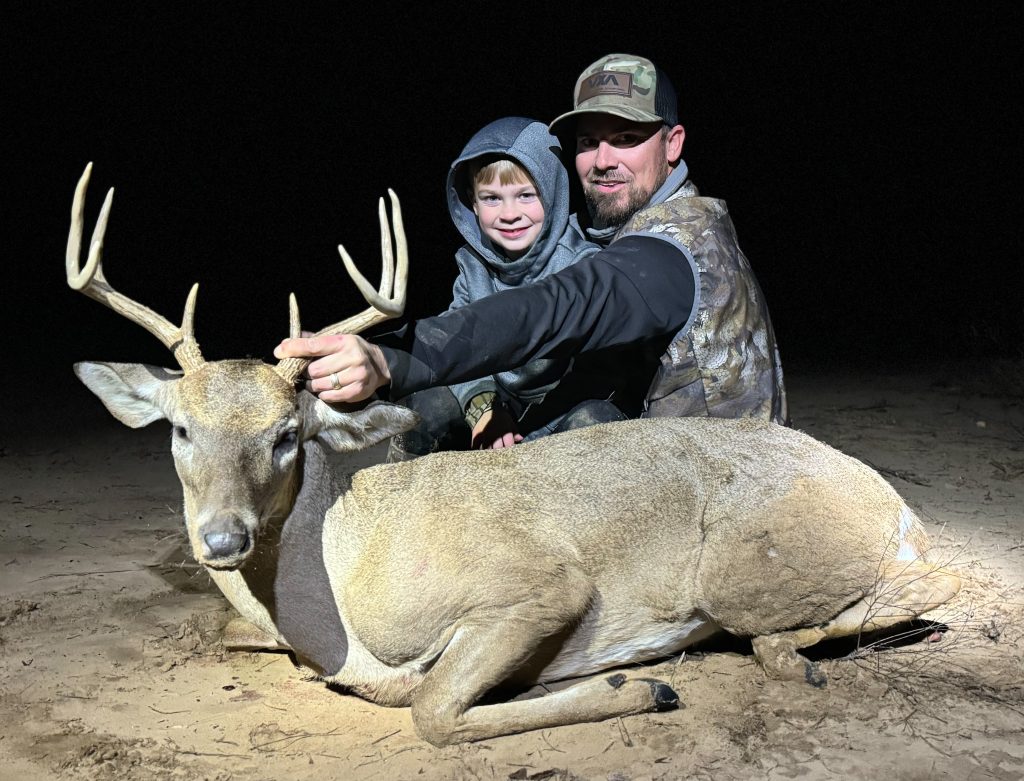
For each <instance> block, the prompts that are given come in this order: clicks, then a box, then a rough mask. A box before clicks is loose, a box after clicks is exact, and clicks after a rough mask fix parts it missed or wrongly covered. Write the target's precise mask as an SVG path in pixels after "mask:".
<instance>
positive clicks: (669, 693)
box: [651, 681, 679, 713]
mask: <svg viewBox="0 0 1024 781" xmlns="http://www.w3.org/2000/svg"><path fill="white" fill-rule="evenodd" d="M651 694H652V695H654V710H655V711H656V712H657V713H662V712H664V711H667V710H675V709H676V708H678V707H679V695H678V694H676V693H675V690H674V689H673V688H672V687H671V686H669V685H668V684H667V683H662V682H661V681H651Z"/></svg>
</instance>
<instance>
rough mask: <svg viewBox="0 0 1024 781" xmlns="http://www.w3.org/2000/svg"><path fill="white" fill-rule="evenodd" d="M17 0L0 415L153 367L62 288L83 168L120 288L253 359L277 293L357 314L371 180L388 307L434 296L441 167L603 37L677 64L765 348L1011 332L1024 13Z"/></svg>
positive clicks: (701, 170) (911, 343) (278, 318)
mask: <svg viewBox="0 0 1024 781" xmlns="http://www.w3.org/2000/svg"><path fill="white" fill-rule="evenodd" d="M17 5H18V7H17V8H14V9H11V8H9V7H8V9H7V10H6V11H5V13H4V20H3V23H2V27H3V32H2V33H0V36H2V41H0V44H2V45H0V49H2V51H0V58H2V59H0V63H2V65H3V72H4V74H5V75H4V82H5V83H4V86H3V87H2V89H3V91H4V93H5V95H4V98H3V103H2V105H3V107H4V109H3V116H4V123H3V124H4V126H5V130H6V133H5V136H6V138H7V144H6V147H7V148H6V150H5V153H4V155H3V156H2V163H0V165H2V166H3V168H2V176H3V180H2V181H3V185H4V189H5V191H6V198H5V208H4V217H5V219H4V223H5V227H6V230H5V231H4V238H5V243H6V245H7V246H6V247H5V248H4V255H5V262H4V266H5V274H4V278H5V288H6V295H5V297H4V298H5V305H4V308H3V309H4V314H3V317H4V322H3V328H4V333H5V334H6V335H7V343H8V345H11V347H10V348H9V351H8V353H9V363H8V365H9V367H10V366H13V369H14V371H13V372H12V373H10V374H9V375H8V376H9V377H10V378H11V380H12V381H11V382H8V383H7V385H6V387H4V388H3V389H2V393H3V397H2V401H3V406H2V409H3V412H2V415H3V416H4V417H5V418H6V419H7V420H8V422H9V421H10V420H11V419H12V417H13V416H16V415H18V414H19V412H17V411H16V410H20V409H23V406H21V401H22V397H25V398H27V397H28V396H34V397H36V398H40V399H42V400H43V401H44V402H45V403H49V402H50V401H53V400H68V399H71V400H76V399H82V398H83V394H85V391H84V389H82V388H81V387H80V386H78V385H77V381H76V380H75V378H74V376H73V375H72V373H71V371H70V364H71V363H72V362H73V361H74V360H80V359H86V358H95V359H111V360H140V361H147V362H155V363H160V364H164V365H172V363H173V359H171V358H170V356H169V354H167V353H166V352H165V351H164V350H163V348H162V347H161V346H160V345H159V344H158V343H157V342H156V341H155V340H154V339H153V338H152V337H150V336H149V335H148V334H146V333H144V332H143V331H142V330H141V329H139V328H138V327H136V326H132V325H130V324H129V323H128V322H127V321H124V320H122V319H121V318H119V317H117V316H116V315H114V314H112V313H110V312H108V311H107V310H105V309H104V308H103V307H101V306H100V305H99V304H96V303H94V302H92V301H89V300H87V299H85V298H84V297H83V296H81V295H79V294H75V293H72V292H71V291H69V290H68V289H67V287H66V286H65V283H64V279H63V270H62V267H63V254H64V246H65V242H66V237H67V225H68V213H69V208H70V204H71V197H72V192H73V189H74V185H75V182H76V181H77V178H78V176H79V174H80V173H81V170H82V168H83V167H84V165H85V163H86V162H87V161H89V160H92V161H94V164H95V169H94V173H93V184H92V188H91V190H90V199H89V208H88V211H87V214H88V217H87V220H88V222H87V224H88V225H90V229H91V223H92V221H93V220H94V219H95V216H96V214H97V212H98V209H99V204H100V202H101V201H102V196H103V193H104V191H105V190H106V188H107V187H109V186H112V185H113V186H116V188H117V195H116V198H115V204H114V209H113V215H112V219H111V226H110V229H109V231H108V236H107V252H106V255H105V268H106V270H107V276H108V278H109V279H110V280H111V282H112V284H113V285H114V286H115V287H116V288H118V289H119V290H121V291H122V292H124V293H126V294H128V295H130V296H132V297H135V298H137V299H138V300H140V301H142V302H144V303H146V304H147V305H149V306H151V307H152V308H154V309H156V310H157V311H159V312H161V313H162V314H164V315H166V316H168V317H169V318H171V319H175V318H178V317H179V316H180V311H181V307H182V304H183V301H184V297H185V294H186V292H187V290H188V287H189V285H191V283H192V282H194V281H199V282H200V283H201V291H200V298H199V310H198V317H197V334H198V338H199V340H200V342H201V343H202V345H203V348H204V353H205V354H206V356H207V357H208V358H227V357H242V356H245V355H252V356H258V357H264V358H269V355H270V352H271V350H272V348H273V345H274V344H276V342H277V341H278V340H279V339H280V338H281V337H282V336H283V335H284V334H285V332H286V330H287V293H288V292H289V291H295V293H296V294H297V296H298V298H299V302H300V304H301V305H302V310H303V314H304V318H303V319H304V323H305V324H306V325H307V326H309V327H313V328H319V327H321V326H323V325H325V324H326V323H328V322H331V321H333V320H336V319H340V318H341V317H342V316H343V315H345V314H349V313H351V312H353V311H355V310H356V309H357V308H361V307H362V301H361V299H360V298H359V297H358V294H357V293H356V292H355V290H354V287H353V286H352V285H351V283H349V282H348V280H347V278H346V277H345V275H344V271H343V269H342V267H341V265H340V262H339V261H338V260H337V255H336V253H335V250H334V247H335V245H336V244H337V243H338V242H344V243H345V244H346V246H347V247H348V248H349V250H350V251H351V252H352V253H353V255H354V256H355V258H356V260H357V261H358V262H359V263H360V265H361V267H362V268H363V269H364V272H365V273H366V274H367V276H368V277H371V278H372V279H375V278H376V275H377V273H378V268H379V266H378V239H377V227H376V217H375V214H376V198H377V196H378V195H381V194H383V193H384V192H385V190H386V188H387V187H393V188H394V189H395V190H396V191H397V192H398V194H399V195H400V196H401V197H402V200H403V204H404V206H405V212H406V222H407V233H408V236H409V243H410V247H411V251H412V262H413V272H412V277H411V283H410V294H409V306H408V311H409V313H410V314H412V315H425V314H431V313H433V312H435V311H439V310H441V309H443V308H444V307H445V306H446V305H447V303H448V296H449V293H450V284H451V281H452V279H453V278H454V272H455V266H454V262H453V259H452V256H453V252H454V250H455V248H456V246H457V243H458V242H457V235H456V233H455V231H454V229H453V228H452V227H451V224H450V221H449V219H448V215H447V209H446V207H445V201H444V196H443V189H444V187H443V185H444V177H445V172H446V169H447V166H448V164H449V162H450V160H451V159H452V158H453V157H454V156H455V155H456V154H457V153H458V151H459V149H460V148H461V146H462V145H463V143H464V142H465V141H466V140H467V139H468V137H469V136H470V135H471V134H472V133H473V132H474V131H475V130H476V129H478V128H479V127H480V126H481V125H483V124H484V123H486V122H489V121H491V120H492V119H495V118H497V117H499V116H503V115H507V114H521V115H527V116H534V117H537V118H540V119H544V120H549V119H551V118H553V117H554V116H555V115H557V114H559V113H561V112H562V111H564V110H567V109H568V108H569V107H570V103H571V94H572V87H573V84H574V82H575V79H576V76H577V75H578V73H579V71H580V70H581V69H582V68H583V67H584V66H586V65H587V64H588V63H589V62H591V61H592V60H594V59H596V58H597V57H599V56H601V55H603V54H605V53H608V52H610V51H625V52H631V53H637V54H644V55H646V56H648V57H650V58H651V59H653V60H654V61H655V62H656V63H657V64H658V65H659V66H661V67H662V68H663V69H664V70H666V71H667V72H669V73H670V74H671V75H672V77H673V79H674V81H675V83H676V87H677V89H678V91H679V93H680V98H681V112H680V113H681V117H682V121H683V124H684V125H685V126H686V128H687V140H686V147H685V149H684V157H685V159H686V161H687V163H688V164H689V167H690V171H691V175H692V176H693V178H694V180H695V181H696V182H697V184H698V185H699V186H700V188H701V190H702V191H703V193H704V194H706V195H714V196H717V197H721V198H724V199H725V200H727V201H728V203H729V205H730V210H731V212H732V216H733V219H734V221H735V223H736V226H737V229H738V232H739V236H740V242H741V246H742V247H743V248H744V250H745V252H746V254H747V255H748V257H749V258H750V260H751V262H752V264H753V265H754V268H755V270H756V272H757V274H758V277H759V279H760V281H761V284H762V287H763V288H764V290H765V293H766V295H767V297H768V300H769V304H770V307H771V310H772V314H773V318H774V320H775V325H776V331H777V333H778V337H779V342H780V344H781V347H782V350H783V360H784V362H785V363H789V364H792V365H794V366H798V365H802V366H828V367H836V366H842V365H844V364H847V363H849V364H850V365H854V364H858V363H861V362H863V361H864V360H865V359H867V358H872V359H874V358H875V357H877V358H879V359H880V360H881V361H882V362H883V363H885V364H891V363H893V362H898V361H906V360H913V359H917V358H922V359H940V358H948V357H955V356H958V355H959V356H968V355H972V356H978V357H979V358H988V357H991V356H1007V357H1020V356H1021V355H1022V347H1021V338H1022V335H1024V327H1022V324H1021V321H1022V318H1021V306H1020V302H1019V298H1020V292H1021V287H1020V285H1019V283H1018V282H1017V279H1018V272H1017V268H1018V266H1019V264H1020V262H1021V259H1022V258H1021V220H1020V217H1019V215H1018V212H1019V210H1020V201H1021V199H1020V196H1019V195H1018V192H1019V190H1020V174H1021V165H1020V163H1021V152H1020V144H1021V142H1020V136H1021V133H1020V130H1019V127H1018V123H1017V121H1016V120H1017V116H1016V115H1017V106H1018V104H1019V103H1020V100H1021V97H1020V89H1019V84H1018V82H1019V81H1020V78H1021V67H1020V58H1019V54H1018V53H1017V52H1018V50H1019V49H1020V31H1021V29H1024V26H1022V24H1021V22H1022V19H1021V16H1022V14H1021V13H1020V12H1019V11H1009V12H1005V13H1004V12H999V13H996V12H992V11H989V10H986V6H984V5H981V4H979V5H977V6H969V5H963V6H960V7H959V10H949V11H939V10H938V6H937V5H932V4H929V5H925V4H917V3H915V4H895V3H856V4H854V3H849V4H843V5H839V4H811V3H787V4H757V5H755V4H724V5H723V7H722V8H720V9H716V10H709V9H708V8H707V7H706V6H707V4H702V5H700V6H697V7H696V8H699V10H697V11H695V12H693V14H692V16H691V15H690V13H688V12H686V8H685V6H686V4H680V3H676V4H668V5H665V6H664V9H666V10H664V11H660V12H659V11H648V12H647V13H646V14H645V15H644V16H642V17H641V15H640V14H639V13H636V14H633V13H629V12H626V11H624V10H623V9H624V6H622V4H605V5H602V4H597V5H579V4H572V6H571V9H572V10H570V8H569V7H567V8H566V9H565V10H554V11H552V10H551V8H553V7H556V6H554V5H553V4H549V5H548V6H547V7H546V8H547V10H545V11H544V12H543V13H540V12H538V11H536V10H535V9H534V8H532V7H526V6H522V5H520V6H513V7H512V8H513V11H514V12H509V9H508V7H505V6H502V8H501V9H500V10H501V13H499V9H498V7H497V6H492V5H491V4H485V3H482V4H473V5H471V6H469V8H470V9H471V10H470V11H463V12H460V13H458V14H456V13H446V12H441V11H437V10H432V11H429V12H428V11H426V10H422V11H417V12H415V13H412V14H410V13H408V12H406V11H405V10H398V9H399V7H398V6H397V5H391V4H386V3H376V4H373V8H374V9H376V10H373V11H372V12H370V11H368V12H365V13H364V14H362V15H358V16H352V15H351V12H343V11H341V10H337V11H335V12H333V13H329V14H325V15H314V14H312V13H309V12H307V11H302V10H294V9H292V8H288V9H287V10H285V6H284V5H283V4H282V5H281V6H280V10H277V11H273V12H267V11H263V10H260V11H257V10H255V9H256V8H257V6H255V5H253V6H245V5H242V4H228V3H218V4H210V6H211V7H210V9H206V10H200V9H194V10H193V9H192V8H191V7H189V8H188V9H187V10H185V6H184V4H155V3H119V4H112V3H64V4H47V5H44V4H35V3H33V4H29V3H19V4H17ZM197 5H198V4H197ZM644 8H654V6H644ZM669 8H672V9H678V10H677V11H676V16H675V17H674V18H672V17H670V16H668V15H667V9H669ZM339 9H340V6H339ZM634 16H635V17H637V18H633V17H634ZM497 17H501V18H503V19H507V21H506V22H500V21H495V19H496V18H497ZM42 378H46V379H45V380H43V379H42Z"/></svg>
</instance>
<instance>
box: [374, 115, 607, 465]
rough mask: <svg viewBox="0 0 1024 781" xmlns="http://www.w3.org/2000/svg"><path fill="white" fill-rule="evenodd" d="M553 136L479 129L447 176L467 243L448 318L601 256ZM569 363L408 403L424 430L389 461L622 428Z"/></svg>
mask: <svg viewBox="0 0 1024 781" xmlns="http://www.w3.org/2000/svg"><path fill="white" fill-rule="evenodd" d="M559 151H560V147H559V143H558V139H557V138H555V136H553V135H551V134H550V133H549V132H548V130H547V127H546V126H545V125H544V124H543V123H541V122H537V121H534V120H530V119H525V118H522V117H506V118H504V119H499V120H497V121H495V122H492V123H491V124H489V125H487V126H485V127H484V128H482V129H481V130H480V131H479V132H477V133H476V134H475V135H474V136H473V137H472V138H471V139H470V140H469V143H467V144H466V146H465V148H464V149H463V150H462V154H460V155H459V157H458V158H456V160H455V162H453V163H452V166H451V168H450V170H449V172H448V210H449V212H450V213H451V216H452V221H453V222H454V224H455V227H456V229H457V230H458V231H459V233H461V234H462V236H463V238H464V239H465V240H466V243H465V244H464V245H463V246H462V247H461V248H460V249H459V250H458V252H457V253H456V254H455V262H456V263H457V264H458V267H459V275H458V277H457V278H456V280H455V285H454V290H453V300H452V303H451V306H450V307H449V308H450V309H456V308H458V307H460V306H464V305H465V304H467V303H469V302H471V301H476V300H478V299H481V298H484V297H486V296H489V295H491V294H492V293H495V292H498V291H499V290H506V289H508V288H513V287H518V286H521V285H528V284H530V283H531V282H534V281H536V280H538V279H541V278H542V277H545V276H547V275H549V274H552V273H554V272H556V271H559V270H561V269H563V268H565V267H566V266H569V265H571V264H572V263H575V262H576V261H577V260H579V259H580V258H583V257H586V256H587V255H591V254H593V253H594V252H596V251H597V250H598V249H599V248H598V246H597V245H596V244H591V243H589V242H587V241H586V240H584V239H583V238H582V237H581V236H580V234H579V233H577V232H576V231H575V230H573V229H572V228H571V227H570V226H569V176H568V173H567V172H566V170H565V167H564V166H563V165H562V162H561V160H560V158H559ZM571 368H572V359H569V358H566V359H538V360H533V361H530V362H529V363H527V364H525V365H524V366H521V367H519V368H518V369H515V370H514V371H507V372H502V373H501V374H497V375H494V376H491V377H484V378H481V379H478V380H471V381H469V382H464V383H460V384H457V385H452V386H449V387H441V388H433V389H430V390H426V391H422V392H420V393H414V394H412V395H411V396H409V397H407V398H406V399H403V400H402V403H403V404H406V405H407V406H409V407H410V408H412V409H414V410H415V411H416V412H418V413H419V415H420V417H421V419H422V423H421V424H420V425H419V426H417V428H415V429H413V430H412V431H410V432H407V433H405V434H402V435H399V436H398V437H395V438H394V439H393V440H392V443H391V448H390V450H389V454H388V457H389V460H392V461H396V460H404V459H405V458H409V457H415V456H419V455H424V454H426V453H429V452H432V451H434V450H449V449H462V448H465V447H467V446H471V447H476V448H481V447H482V448H490V447H495V448H497V447H508V446H511V445H513V444H514V443H516V442H520V441H522V440H523V439H524V438H526V439H532V438H536V437H538V436H544V435H545V434H549V433H553V432H554V431H563V430H567V429H569V428H574V427H577V426H579V425H587V424H590V423H598V422H604V421H606V420H619V419H621V418H623V417H625V416H624V415H622V414H621V413H620V412H619V411H618V410H617V409H616V408H615V407H614V405H612V404H611V403H610V402H607V401H603V400H601V401H596V400H591V399H587V398H586V397H585V395H586V394H585V391H584V389H583V388H582V387H580V386H581V385H582V384H581V383H574V382H573V381H572V379H571V375H569V377H568V378H567V377H566V375H567V374H569V372H570V369H571Z"/></svg>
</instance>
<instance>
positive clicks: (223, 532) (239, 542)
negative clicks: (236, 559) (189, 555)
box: [203, 512, 250, 559]
mask: <svg viewBox="0 0 1024 781" xmlns="http://www.w3.org/2000/svg"><path fill="white" fill-rule="evenodd" d="M249 542H250V538H249V532H248V530H247V529H246V528H245V524H244V523H242V519H241V518H239V517H238V516H237V515H235V514H234V513H230V512H221V513H217V515H215V516H214V517H213V518H212V519H211V520H210V521H208V522H207V523H206V525H205V526H204V527H203V544H204V545H205V546H206V550H207V555H208V556H209V557H210V558H213V559H225V558H229V557H231V556H238V555H240V554H242V553H245V552H246V551H247V550H248V549H249Z"/></svg>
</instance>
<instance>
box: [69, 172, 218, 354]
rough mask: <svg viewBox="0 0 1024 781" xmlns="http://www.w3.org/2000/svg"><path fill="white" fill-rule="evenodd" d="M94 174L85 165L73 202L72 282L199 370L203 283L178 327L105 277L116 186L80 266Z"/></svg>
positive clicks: (195, 289) (187, 303)
mask: <svg viewBox="0 0 1024 781" xmlns="http://www.w3.org/2000/svg"><path fill="white" fill-rule="evenodd" d="M90 174H92V163H89V164H88V165H87V166H86V167H85V171H84V172H83V173H82V177H81V178H80V179H79V180H78V186H77V187H76V188H75V200H74V202H73V203H72V205H71V231H70V232H69V233H68V250H67V257H66V270H67V277H68V285H69V286H70V287H71V288H73V289H74V290H78V291H79V292H81V293H85V295H87V296H89V298H92V299H95V300H96V301H99V302H100V303H101V304H104V305H105V306H108V307H110V308H111V309H113V310H114V311H115V312H117V313H118V314H120V315H123V316H124V317H127V318H128V319H129V320H131V321H132V322H133V323H136V324H138V325H141V326H142V327H143V328H145V329H146V330H147V331H149V332H150V333H151V334H153V336H155V337H156V338H157V339H159V340H160V342H161V343H162V344H163V345H164V346H165V347H166V348H167V349H169V350H170V351H171V352H173V353H174V357H175V359H177V361H178V365H180V366H181V368H182V369H184V370H185V373H186V374H188V373H190V372H193V371H195V370H196V369H198V368H199V367H201V366H202V365H203V364H204V363H206V361H205V360H204V359H203V356H202V353H200V351H199V344H198V343H197V342H196V340H195V337H194V335H193V327H192V323H193V320H194V318H195V311H196V295H197V293H198V292H199V285H198V284H195V285H193V286H192V290H191V291H189V294H188V298H187V299H186V301H185V313H184V315H183V316H182V321H181V325H180V326H176V325H173V324H172V323H171V322H169V321H168V320H167V319H165V318H164V317H162V316H161V315H158V314H157V313H156V312H154V311H153V310H152V309H150V308H149V307H146V306H143V305H142V304H140V303H138V302H137V301H133V300H132V299H130V298H128V297H127V296H124V295H122V294H121V293H118V292H117V291H116V290H114V288H112V287H111V286H110V283H109V282H107V280H106V278H105V277H104V276H103V237H104V234H106V232H107V220H108V219H109V218H110V206H111V204H112V203H113V200H114V188H113V187H111V188H110V190H109V191H108V192H107V197H106V199H105V200H104V201H103V208H102V209H101V210H100V216H99V218H98V219H97V220H96V227H95V228H94V229H93V232H92V239H91V240H90V241H89V257H88V260H87V261H86V263H85V268H80V267H79V262H80V260H81V245H82V233H83V231H82V228H83V217H82V215H83V212H84V211H85V191H86V190H87V189H88V187H89V176H90Z"/></svg>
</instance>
